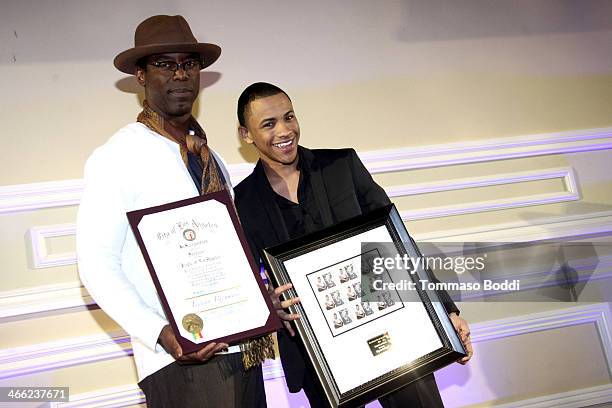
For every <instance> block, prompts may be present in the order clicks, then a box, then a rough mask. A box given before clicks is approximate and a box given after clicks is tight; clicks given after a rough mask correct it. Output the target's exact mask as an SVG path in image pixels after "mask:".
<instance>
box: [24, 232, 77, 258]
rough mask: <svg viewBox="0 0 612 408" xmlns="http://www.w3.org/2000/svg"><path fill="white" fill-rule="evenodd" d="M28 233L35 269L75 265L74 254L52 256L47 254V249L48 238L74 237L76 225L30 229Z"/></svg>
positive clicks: (66, 253)
mask: <svg viewBox="0 0 612 408" xmlns="http://www.w3.org/2000/svg"><path fill="white" fill-rule="evenodd" d="M29 233H30V240H31V243H32V258H33V259H32V261H33V263H34V268H35V269H40V268H52V267H55V266H64V265H74V264H76V254H75V253H74V252H65V253H59V254H53V253H49V251H48V247H47V239H48V238H54V237H64V236H70V235H75V234H76V224H57V225H48V226H44V227H32V228H30V231H29Z"/></svg>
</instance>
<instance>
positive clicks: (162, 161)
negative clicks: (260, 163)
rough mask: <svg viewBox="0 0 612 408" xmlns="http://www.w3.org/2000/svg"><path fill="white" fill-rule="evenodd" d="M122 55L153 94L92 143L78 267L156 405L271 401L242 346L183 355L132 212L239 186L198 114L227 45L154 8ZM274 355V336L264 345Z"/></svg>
mask: <svg viewBox="0 0 612 408" xmlns="http://www.w3.org/2000/svg"><path fill="white" fill-rule="evenodd" d="M134 43H135V46H134V47H133V48H130V49H128V50H126V51H124V52H122V53H120V54H119V55H117V57H116V58H115V60H114V64H115V67H116V68H117V69H119V70H120V71H122V72H124V73H127V74H130V75H135V76H136V79H137V81H138V83H139V84H140V85H142V86H143V87H144V91H145V101H144V104H143V105H144V106H143V110H142V112H141V113H140V114H139V115H138V117H137V120H136V122H134V123H130V124H128V125H127V126H125V127H123V128H122V129H120V130H119V131H118V132H117V133H115V135H113V136H112V137H111V138H110V140H109V141H108V142H107V143H105V144H104V145H103V146H101V147H99V148H98V149H96V150H95V151H94V153H93V154H92V155H91V157H90V158H89V159H88V160H87V164H86V166H85V189H84V193H83V197H82V199H81V205H80V208H79V214H78V218H77V253H78V260H79V273H80V276H81V280H82V281H83V284H84V285H85V286H86V287H87V289H88V291H89V293H90V294H91V296H92V297H93V298H94V299H95V301H96V302H97V304H98V305H99V306H100V307H101V308H102V309H103V310H104V311H105V312H106V313H107V314H108V315H109V316H110V317H111V318H113V319H114V320H115V321H117V323H119V324H120V325H121V327H123V329H125V331H127V332H128V333H129V334H130V336H131V340H132V348H133V351H134V359H135V361H136V366H137V371H138V377H139V380H140V382H139V385H140V387H141V388H142V390H143V391H144V393H145V396H146V399H147V405H148V406H150V407H265V406H266V399H265V390H264V385H263V376H262V371H261V365H260V364H255V366H254V367H250V368H248V369H247V368H245V367H246V366H245V367H243V359H242V354H243V353H241V352H240V349H239V348H238V347H237V346H233V347H228V345H227V344H223V343H217V344H216V343H211V344H209V345H207V346H206V347H204V348H203V349H202V350H200V351H198V352H195V353H191V354H184V353H183V351H182V350H181V347H180V346H179V344H178V342H177V341H176V338H175V337H174V334H173V332H172V330H171V329H170V326H169V325H168V321H167V319H166V317H165V315H164V312H163V309H162V307H161V304H160V301H159V299H158V296H157V292H156V290H155V287H154V285H153V282H152V280H151V277H150V275H149V272H148V270H147V267H146V265H145V263H144V261H143V258H142V255H141V253H140V250H139V248H138V245H137V243H136V240H135V239H134V236H133V234H132V232H131V230H130V229H129V228H128V220H127V217H126V212H128V211H132V210H136V209H141V208H147V207H152V206H155V205H160V204H165V203H169V202H173V201H177V200H181V199H185V198H190V197H193V196H196V195H198V194H204V193H208V192H213V191H218V190H221V189H231V187H230V186H229V175H228V173H227V170H226V168H225V166H224V164H223V161H222V159H221V158H220V157H219V156H218V155H217V154H216V153H215V152H213V151H212V150H211V149H209V147H208V143H207V139H206V134H205V133H204V131H203V129H202V127H201V126H200V125H199V124H198V122H197V121H196V120H195V118H194V117H193V116H192V115H191V110H192V106H193V103H194V102H195V100H196V98H197V96H198V92H199V86H200V70H202V69H203V68H205V67H207V66H209V65H211V64H212V63H214V62H215V61H216V60H217V59H218V58H219V55H220V54H221V48H220V47H219V46H217V45H214V44H208V43H200V42H198V41H197V40H196V38H195V37H194V35H193V34H192V32H191V29H190V27H189V25H188V24H187V22H186V21H185V19H184V18H183V17H182V16H153V17H150V18H148V19H146V20H145V21H143V22H142V23H141V24H140V25H139V26H138V27H137V28H136V32H135V38H134ZM259 347H261V349H260V350H258V351H261V353H257V355H263V356H267V355H270V351H271V347H270V345H269V344H265V343H264V344H260V345H259ZM258 362H259V361H258Z"/></svg>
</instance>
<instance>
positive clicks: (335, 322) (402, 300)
mask: <svg viewBox="0 0 612 408" xmlns="http://www.w3.org/2000/svg"><path fill="white" fill-rule="evenodd" d="M398 256H399V257H400V258H402V259H403V258H404V257H405V258H410V259H417V258H418V257H420V256H421V254H420V252H419V250H418V248H417V246H416V244H415V242H414V241H413V240H412V238H411V237H410V236H409V235H408V232H407V231H406V228H405V226H404V223H403V222H402V220H401V218H400V216H399V213H398V212H397V210H396V208H395V206H394V205H389V206H387V207H383V208H381V209H378V210H375V211H373V212H371V213H369V214H367V215H364V216H359V217H355V218H352V219H350V220H347V221H344V222H342V223H340V224H337V225H335V226H332V227H330V228H326V229H324V230H321V231H318V232H315V233H313V234H309V235H306V236H304V237H301V238H298V239H295V240H292V241H288V242H286V243H283V244H281V245H277V246H274V247H271V248H266V249H265V250H264V251H263V257H264V262H265V264H266V267H267V269H268V270H269V271H270V272H271V275H272V278H273V279H274V280H275V284H276V285H283V284H286V283H292V284H293V288H292V289H291V290H290V291H288V292H287V294H288V295H287V296H288V298H292V297H295V296H299V297H300V300H301V302H300V303H298V304H296V305H294V306H292V307H291V308H290V312H291V313H299V314H300V315H301V319H298V320H296V321H295V323H296V327H297V332H298V334H299V336H300V337H301V339H302V340H303V343H304V346H305V348H306V351H307V354H308V358H309V359H310V360H311V362H312V365H313V367H314V368H315V372H316V374H317V376H318V378H319V381H320V382H321V384H322V386H323V389H324V391H325V394H326V397H327V399H328V401H329V403H330V405H331V406H332V407H342V408H344V407H358V406H361V405H363V404H366V403H368V402H370V401H372V400H374V399H377V398H379V397H381V396H383V395H386V394H389V393H391V392H393V391H395V390H397V389H399V388H401V387H402V386H404V385H406V384H408V383H409V382H411V381H414V380H416V379H418V378H420V377H422V376H424V375H427V374H429V373H432V372H433V371H435V370H437V369H439V368H442V367H443V366H445V365H448V364H450V363H452V362H454V361H456V360H458V359H460V358H461V357H463V356H465V350H464V348H463V345H462V343H461V340H460V338H459V336H458V335H457V333H456V332H455V330H454V327H453V325H452V323H451V321H450V318H449V317H448V314H447V312H446V310H445V308H444V305H443V304H442V303H441V299H440V296H439V294H438V293H437V292H436V291H435V290H428V288H427V286H426V287H425V289H421V287H420V285H418V283H419V282H420V281H422V280H425V281H435V280H434V279H433V277H432V276H431V275H430V272H429V271H428V270H426V269H424V268H422V267H419V264H418V263H416V264H415V263H410V268H409V270H401V268H395V269H393V268H386V267H380V268H373V266H381V265H383V263H382V262H380V263H377V262H375V261H377V260H385V259H398V258H397V257H398ZM387 266H388V265H387ZM400 282H403V283H404V286H410V287H411V288H412V289H413V290H398V289H397V288H398V287H400V285H398V283H400ZM410 282H412V283H411V284H410ZM383 283H384V284H385V285H383ZM389 283H391V284H389ZM407 284H410V285H407Z"/></svg>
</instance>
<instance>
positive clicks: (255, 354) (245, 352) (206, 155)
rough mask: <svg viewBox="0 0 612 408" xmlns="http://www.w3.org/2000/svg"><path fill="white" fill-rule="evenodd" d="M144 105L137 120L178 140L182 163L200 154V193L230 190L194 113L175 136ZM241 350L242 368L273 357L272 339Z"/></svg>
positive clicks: (245, 345)
mask: <svg viewBox="0 0 612 408" xmlns="http://www.w3.org/2000/svg"><path fill="white" fill-rule="evenodd" d="M143 105H144V106H143V110H142V112H140V114H139V115H138V119H137V121H138V122H140V123H142V124H144V125H145V126H147V127H148V128H149V129H151V130H152V131H154V132H156V133H158V134H160V135H162V136H164V137H166V138H167V139H170V140H172V141H174V142H176V143H178V144H179V146H180V150H181V157H182V158H183V162H184V163H185V166H189V159H188V156H187V155H188V152H191V153H193V154H195V155H196V157H198V158H199V160H200V164H201V165H202V185H201V187H202V188H201V191H202V195H204V194H207V193H212V192H215V191H221V190H224V189H228V190H229V188H228V187H227V186H226V185H223V183H222V181H221V177H220V176H219V169H218V168H217V163H216V162H215V160H214V159H213V158H212V155H211V153H210V149H209V148H208V141H207V139H206V133H204V130H203V129H202V128H201V127H200V125H199V123H198V122H197V121H196V120H195V118H194V117H193V116H192V117H190V118H189V129H190V131H189V134H187V135H182V136H179V137H174V136H173V135H171V134H170V133H169V132H168V130H166V125H165V121H164V118H163V117H162V116H161V115H159V114H158V113H157V112H155V111H154V110H153V109H151V107H150V106H149V104H148V103H147V101H144V104H143ZM240 350H241V351H242V365H243V366H244V369H245V370H248V369H249V368H251V367H254V366H256V365H259V364H261V363H262V362H263V361H264V360H265V359H267V358H274V356H275V355H274V340H273V339H272V335H271V334H268V335H265V336H262V337H259V338H256V339H252V340H248V341H246V342H245V343H241V344H240Z"/></svg>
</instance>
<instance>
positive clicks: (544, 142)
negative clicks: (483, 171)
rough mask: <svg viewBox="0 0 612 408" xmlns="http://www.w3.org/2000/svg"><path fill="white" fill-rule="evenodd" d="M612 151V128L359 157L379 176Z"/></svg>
mask: <svg viewBox="0 0 612 408" xmlns="http://www.w3.org/2000/svg"><path fill="white" fill-rule="evenodd" d="M611 148H612V128H597V129H583V130H577V131H569V132H555V133H541V134H533V135H527V136H516V137H507V138H496V139H488V140H481V141H470V142H459V143H446V144H439V145H429V146H416V147H405V148H399V149H389V150H378V151H370V152H363V153H360V154H359V156H360V157H361V159H362V160H363V162H364V163H365V164H366V167H367V168H368V170H369V171H370V172H371V173H373V174H377V173H386V172H394V171H404V170H412V169H425V168H431V167H441V166H453V165H457V164H469V163H482V162H490V161H496V160H506V159H520V158H525V157H534V156H545V155H553V154H571V153H580V152H589V151H597V150H605V149H611Z"/></svg>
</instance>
